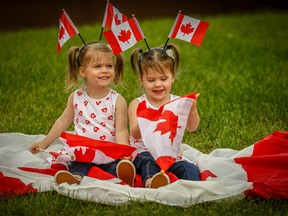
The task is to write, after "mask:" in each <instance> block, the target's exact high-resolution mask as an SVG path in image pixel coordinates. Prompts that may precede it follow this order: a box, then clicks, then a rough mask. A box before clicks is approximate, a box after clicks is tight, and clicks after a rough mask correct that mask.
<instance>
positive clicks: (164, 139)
mask: <svg viewBox="0 0 288 216" xmlns="http://www.w3.org/2000/svg"><path fill="white" fill-rule="evenodd" d="M195 97H196V93H191V94H188V95H185V96H182V97H180V98H178V99H176V100H174V101H171V102H169V103H166V104H164V105H163V106H161V107H160V108H159V109H158V110H154V109H151V108H147V106H146V101H142V102H141V103H140V104H139V105H138V108H137V120H138V123H139V127H140V132H141V136H142V140H143V142H144V144H145V145H146V146H147V148H148V150H149V152H150V153H151V155H152V156H153V158H154V159H155V160H156V162H157V164H158V165H159V167H160V168H161V169H162V170H163V171H167V170H168V169H169V167H170V166H171V165H172V164H173V163H174V162H175V161H176V159H177V158H178V157H179V154H180V147H181V144H182V139H183V135H184V132H185V128H186V124H187V120H188V114H189V112H190V109H191V106H192V104H193V102H194V100H195Z"/></svg>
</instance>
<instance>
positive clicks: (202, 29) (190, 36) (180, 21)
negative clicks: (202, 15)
mask: <svg viewBox="0 0 288 216" xmlns="http://www.w3.org/2000/svg"><path fill="white" fill-rule="evenodd" d="M208 27H209V23H208V22H205V21H202V20H198V19H195V18H192V17H189V16H186V15H184V14H182V13H178V15H177V17H176V20H175V22H174V25H173V27H172V29H171V31H170V33H169V36H168V38H177V39H180V40H184V41H187V42H189V43H191V44H194V45H196V46H200V45H201V43H202V40H203V39H204V35H205V34H206V31H207V29H208Z"/></svg>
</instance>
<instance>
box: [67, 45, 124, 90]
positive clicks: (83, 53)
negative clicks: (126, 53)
mask: <svg viewBox="0 0 288 216" xmlns="http://www.w3.org/2000/svg"><path fill="white" fill-rule="evenodd" d="M97 52H105V53H111V55H113V60H114V67H115V79H114V82H115V83H116V84H117V83H118V82H119V81H120V80H121V79H122V77H123V67H124V59H123V55H122V54H118V55H114V54H113V52H112V50H111V49H110V47H108V46H107V45H106V44H104V43H101V42H90V43H87V44H84V45H83V46H82V47H81V48H79V47H76V46H73V47H71V48H70V49H69V51H68V67H69V68H68V71H67V81H66V91H69V90H70V89H72V88H74V87H78V76H79V68H80V67H81V66H83V65H85V64H86V63H87V62H89V61H90V60H91V58H93V57H94V56H95V53H97Z"/></svg>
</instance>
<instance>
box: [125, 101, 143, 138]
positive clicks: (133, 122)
mask: <svg viewBox="0 0 288 216" xmlns="http://www.w3.org/2000/svg"><path fill="white" fill-rule="evenodd" d="M138 105H139V101H138V100H136V99H135V100H133V101H132V102H131V103H130V105H129V108H128V117H129V126H130V133H131V135H132V137H133V138H134V139H141V133H140V128H139V124H138V120H137V108H138Z"/></svg>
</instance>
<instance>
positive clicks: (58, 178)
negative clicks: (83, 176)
mask: <svg viewBox="0 0 288 216" xmlns="http://www.w3.org/2000/svg"><path fill="white" fill-rule="evenodd" d="M54 182H55V184H56V185H57V186H58V185H60V184H62V183H67V184H70V185H71V184H80V182H81V180H79V179H78V178H76V177H75V176H74V175H73V174H72V173H70V172H68V171H65V170H61V171H59V172H57V173H56V175H55V177H54Z"/></svg>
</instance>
